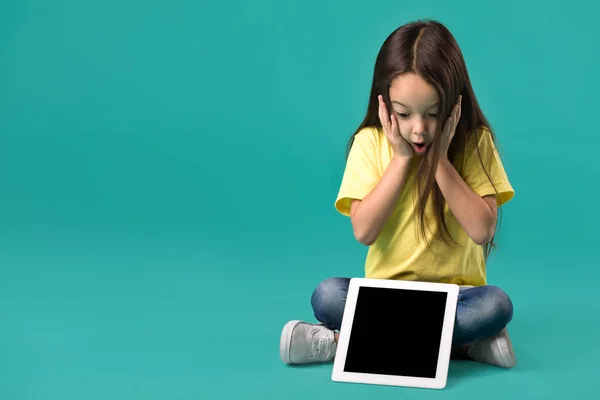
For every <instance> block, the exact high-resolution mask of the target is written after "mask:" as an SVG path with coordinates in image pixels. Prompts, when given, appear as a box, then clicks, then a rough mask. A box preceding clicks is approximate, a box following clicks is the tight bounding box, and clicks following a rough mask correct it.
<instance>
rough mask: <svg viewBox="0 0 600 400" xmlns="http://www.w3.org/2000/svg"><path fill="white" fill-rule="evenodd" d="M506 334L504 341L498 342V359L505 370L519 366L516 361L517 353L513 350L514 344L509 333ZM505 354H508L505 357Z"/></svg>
mask: <svg viewBox="0 0 600 400" xmlns="http://www.w3.org/2000/svg"><path fill="white" fill-rule="evenodd" d="M504 334H505V336H504V340H502V341H500V340H498V341H497V342H496V343H497V348H498V358H500V360H501V361H502V366H503V367H504V368H512V367H514V366H515V365H516V364H517V361H516V359H515V352H514V350H513V347H512V343H511V341H510V338H509V336H508V331H506V332H505V333H504ZM500 342H502V343H500ZM503 354H507V356H506V357H503Z"/></svg>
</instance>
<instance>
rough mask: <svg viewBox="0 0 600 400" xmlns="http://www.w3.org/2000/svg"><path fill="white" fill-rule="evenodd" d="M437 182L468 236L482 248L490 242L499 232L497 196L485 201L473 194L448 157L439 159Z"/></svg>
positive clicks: (485, 198)
mask: <svg viewBox="0 0 600 400" xmlns="http://www.w3.org/2000/svg"><path fill="white" fill-rule="evenodd" d="M435 179H436V181H437V183H438V186H439V187H440V190H441V191H442V194H443V196H444V198H445V199H446V202H447V203H448V207H449V208H450V210H451V211H452V213H453V214H454V216H455V217H456V219H457V220H458V222H459V223H460V225H461V226H462V227H463V229H464V230H465V231H466V232H467V234H468V235H469V237H470V238H471V239H472V240H473V241H474V242H475V243H477V244H479V245H484V244H485V243H487V242H489V241H490V240H491V239H492V237H493V236H494V231H495V229H496V218H497V213H498V210H497V207H496V197H495V196H493V195H492V196H485V197H483V198H482V197H480V196H479V195H477V193H475V192H473V190H471V188H470V187H469V186H468V185H467V184H466V182H465V181H464V180H463V179H462V177H461V176H460V175H459V174H458V172H457V171H456V169H455V168H454V166H453V165H452V163H451V162H450V161H449V160H448V159H447V158H442V159H441V160H440V162H439V164H438V167H437V170H436V175H435Z"/></svg>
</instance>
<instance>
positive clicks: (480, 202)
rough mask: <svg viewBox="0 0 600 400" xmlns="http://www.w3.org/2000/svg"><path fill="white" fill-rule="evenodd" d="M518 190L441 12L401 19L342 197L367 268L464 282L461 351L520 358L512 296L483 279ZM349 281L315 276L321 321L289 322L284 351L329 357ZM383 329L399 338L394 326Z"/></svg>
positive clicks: (299, 356)
mask: <svg viewBox="0 0 600 400" xmlns="http://www.w3.org/2000/svg"><path fill="white" fill-rule="evenodd" d="M513 196H514V191H513V188H512V187H511V184H510V183H509V181H508V178H507V176H506V173H505V171H504V168H503V166H502V162H501V161H500V158H499V156H498V152H497V150H496V146H495V137H494V134H493V133H492V130H491V127H490V124H489V123H488V121H487V119H486V117H485V116H484V115H483V113H482V111H481V109H480V107H479V104H478V103H477V100H476V98H475V94H474V93H473V89H472V87H471V82H470V79H469V75H468V73H467V68H466V65H465V61H464V59H463V55H462V53H461V51H460V49H459V46H458V44H457V43H456V41H455V38H454V37H453V36H452V34H451V33H450V32H449V31H448V29H447V28H446V27H445V26H443V25H442V24H440V23H438V22H436V21H416V22H413V23H409V24H407V25H404V26H402V27H400V28H398V29H397V30H396V31H394V32H393V33H392V34H391V35H390V36H389V37H388V38H387V39H386V41H385V42H384V43H383V46H382V48H381V50H380V52H379V55H378V57H377V60H376V63H375V71H374V76H373V82H372V88H371V94H370V97H369V103H368V109H367V115H366V117H365V118H364V120H363V122H362V123H361V125H360V126H359V127H358V129H357V130H356V132H355V133H354V135H353V136H352V138H351V140H350V143H349V145H348V154H347V164H346V169H345V171H344V175H343V178H342V182H341V187H340V190H339V194H338V197H337V199H336V202H335V207H336V209H337V210H338V212H340V213H341V214H343V215H345V216H349V217H350V221H351V225H352V229H353V231H354V236H355V237H356V239H357V240H358V241H359V242H360V243H362V244H364V245H367V246H369V250H368V254H367V259H366V265H365V276H366V277H368V278H378V279H405V280H417V281H426V282H427V281H428V282H443V283H454V284H458V285H460V286H461V288H460V294H459V298H458V307H457V314H456V323H455V328H454V336H453V354H452V356H453V357H454V358H467V359H472V360H475V361H479V362H485V363H489V364H493V365H497V366H500V367H504V368H510V367H513V366H514V365H515V363H516V360H515V356H514V353H513V349H512V345H511V342H510V339H509V336H508V333H507V330H506V325H507V324H508V323H509V322H510V320H511V319H512V313H513V307H512V302H511V300H510V299H509V297H508V296H507V295H506V293H505V292H504V291H502V290H501V289H499V288H497V287H495V286H488V285H487V282H486V269H485V262H486V259H487V256H488V254H489V251H490V248H491V247H492V246H493V239H494V236H495V230H496V229H495V228H496V221H497V215H498V208H499V207H500V206H501V205H503V204H505V203H506V202H508V201H509V200H511V199H512V197H513ZM349 281H350V279H349V278H330V279H327V280H325V281H323V282H321V283H320V284H319V285H318V287H317V288H316V290H315V291H314V293H313V295H312V307H313V310H314V314H315V317H316V319H317V320H318V321H320V323H318V324H310V323H307V322H303V321H290V322H288V323H287V324H286V325H285V326H284V328H283V331H282V334H281V342H280V356H281V359H282V361H283V362H285V363H287V364H305V363H311V362H325V361H330V360H332V359H333V357H334V356H335V351H336V345H337V340H338V333H337V332H336V330H337V331H339V329H340V326H341V323H342V315H343V311H344V305H345V297H346V293H347V290H348V284H349ZM381 337H382V340H391V341H393V340H394V332H382V335H381ZM408 345H410V344H408Z"/></svg>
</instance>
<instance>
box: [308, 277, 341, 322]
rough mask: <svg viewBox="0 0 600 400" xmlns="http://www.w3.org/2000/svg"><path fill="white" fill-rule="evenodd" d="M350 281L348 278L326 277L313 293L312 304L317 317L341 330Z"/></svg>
mask: <svg viewBox="0 0 600 400" xmlns="http://www.w3.org/2000/svg"><path fill="white" fill-rule="evenodd" d="M349 283H350V279H348V278H329V279H325V280H324V281H322V282H321V283H319V285H318V286H317V287H316V289H315V290H314V292H313V294H312V297H311V305H312V308H313V312H314V315H315V318H316V319H317V320H318V321H320V322H322V323H323V324H324V325H325V326H326V327H327V328H329V329H332V330H339V329H340V327H341V325H342V316H343V314H344V307H345V306H346V296H347V294H348V286H349Z"/></svg>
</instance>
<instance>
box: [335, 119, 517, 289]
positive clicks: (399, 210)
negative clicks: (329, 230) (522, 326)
mask: <svg viewBox="0 0 600 400" xmlns="http://www.w3.org/2000/svg"><path fill="white" fill-rule="evenodd" d="M479 150H480V154H481V156H482V159H483V160H484V162H485V164H486V170H487V171H488V174H489V175H490V177H491V178H492V181H493V183H494V186H495V188H496V191H497V192H498V194H499V201H498V205H499V206H500V205H503V204H504V203H506V202H508V201H509V200H511V199H512V198H513V196H514V190H513V188H512V186H511V184H510V182H509V181H508V177H507V175H506V172H505V170H504V167H503V165H502V162H501V161H500V157H499V156H498V152H497V151H496V147H495V146H494V143H493V141H492V138H491V135H490V132H489V131H488V130H487V129H481V130H480V131H479ZM392 154H393V153H392V148H391V146H390V145H389V142H388V141H387V138H386V137H385V134H384V133H383V131H382V130H381V129H377V128H375V127H367V128H365V129H363V130H361V131H360V132H359V133H358V134H357V135H356V136H355V139H354V143H353V146H352V148H351V150H350V153H349V155H348V160H347V164H346V169H345V171H344V175H343V178H342V183H341V187H340V190H339V193H338V196H337V199H336V202H335V208H336V209H337V210H338V211H339V212H340V213H341V214H343V215H345V216H350V204H351V201H352V199H359V200H362V199H363V198H364V197H365V196H366V195H367V194H369V193H370V192H371V190H373V188H374V187H375V185H377V183H378V181H379V180H380V179H381V177H382V175H383V173H384V171H385V170H386V167H387V165H388V164H389V162H390V160H391V158H392ZM418 159H419V156H415V157H413V162H412V163H411V167H410V169H409V172H408V175H407V178H406V181H405V184H404V187H403V189H402V193H401V194H400V197H399V199H398V202H397V204H396V206H395V209H394V211H393V213H392V215H391V217H390V219H389V220H388V221H387V223H386V224H385V226H384V228H383V229H382V231H381V233H380V235H379V237H378V238H377V240H376V241H375V243H373V244H372V245H371V246H369V250H368V253H367V259H366V264H365V276H366V277H367V278H379V279H401V280H416V281H424V282H442V283H454V284H458V285H472V286H481V285H486V284H487V283H486V282H487V281H486V270H485V259H484V252H483V247H482V246H479V245H477V244H476V243H475V242H473V241H472V240H471V238H470V237H469V236H468V235H467V233H466V232H465V231H464V229H463V228H462V227H461V226H460V225H459V223H458V221H457V220H456V218H455V217H454V216H453V215H452V213H451V211H450V209H449V207H448V205H447V204H446V205H445V217H446V223H447V226H448V230H449V232H450V234H451V235H452V238H453V239H454V241H456V242H457V243H458V246H456V245H453V244H451V245H450V246H449V245H446V244H445V243H444V242H443V241H442V240H441V239H439V240H437V241H434V242H431V243H430V247H431V248H432V250H433V253H432V252H431V250H430V249H428V248H427V244H426V243H423V242H422V240H421V237H420V235H419V234H418V231H417V228H418V227H417V224H418V222H417V214H416V212H417V208H416V200H415V196H414V193H413V188H414V185H415V184H416V182H415V176H416V172H417V167H418ZM458 170H459V172H460V173H461V176H462V177H463V179H464V180H465V182H466V183H467V184H468V185H469V186H470V187H471V189H473V191H474V192H475V193H477V194H478V195H480V196H485V195H494V194H495V192H494V186H492V185H491V183H490V182H489V179H488V177H487V175H486V173H485V171H484V170H483V169H482V167H481V164H480V160H479V157H478V155H477V150H476V149H475V148H474V147H473V149H472V150H471V151H469V152H468V154H467V155H466V156H465V158H464V164H462V163H461V164H460V168H458ZM461 171H462V172H461ZM427 221H429V219H427ZM431 221H432V222H433V220H431ZM439 229H440V228H436V231H434V232H431V233H430V234H428V236H427V237H428V238H429V239H430V240H431V237H432V235H433V234H437V231H438V230H439Z"/></svg>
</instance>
